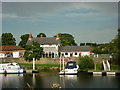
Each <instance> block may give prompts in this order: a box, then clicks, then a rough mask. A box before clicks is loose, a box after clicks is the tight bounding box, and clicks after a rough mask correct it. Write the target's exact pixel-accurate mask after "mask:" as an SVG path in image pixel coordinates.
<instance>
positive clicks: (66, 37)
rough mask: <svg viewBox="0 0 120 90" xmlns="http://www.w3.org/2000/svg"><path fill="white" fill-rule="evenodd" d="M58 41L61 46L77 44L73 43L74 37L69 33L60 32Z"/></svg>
mask: <svg viewBox="0 0 120 90" xmlns="http://www.w3.org/2000/svg"><path fill="white" fill-rule="evenodd" d="M55 37H56V36H55ZM60 41H61V45H62V46H77V44H76V43H75V40H74V37H73V36H72V35H71V34H67V33H64V34H62V33H60Z"/></svg>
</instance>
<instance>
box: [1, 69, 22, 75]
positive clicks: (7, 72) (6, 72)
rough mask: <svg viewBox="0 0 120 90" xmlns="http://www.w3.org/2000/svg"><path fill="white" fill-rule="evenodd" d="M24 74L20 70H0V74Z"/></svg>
mask: <svg viewBox="0 0 120 90" xmlns="http://www.w3.org/2000/svg"><path fill="white" fill-rule="evenodd" d="M23 72H24V70H23V69H20V70H13V69H12V70H0V74H22V73H23Z"/></svg>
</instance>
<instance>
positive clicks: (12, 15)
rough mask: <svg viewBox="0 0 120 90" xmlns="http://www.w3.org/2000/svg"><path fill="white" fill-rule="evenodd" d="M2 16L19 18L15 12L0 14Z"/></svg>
mask: <svg viewBox="0 0 120 90" xmlns="http://www.w3.org/2000/svg"><path fill="white" fill-rule="evenodd" d="M0 17H2V18H19V16H17V15H15V14H0Z"/></svg>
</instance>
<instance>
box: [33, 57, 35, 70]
mask: <svg viewBox="0 0 120 90" xmlns="http://www.w3.org/2000/svg"><path fill="white" fill-rule="evenodd" d="M33 70H35V58H33Z"/></svg>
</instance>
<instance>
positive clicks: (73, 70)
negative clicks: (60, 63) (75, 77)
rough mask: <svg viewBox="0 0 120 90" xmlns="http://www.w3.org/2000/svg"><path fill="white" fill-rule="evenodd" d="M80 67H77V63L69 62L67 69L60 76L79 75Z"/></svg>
mask: <svg viewBox="0 0 120 90" xmlns="http://www.w3.org/2000/svg"><path fill="white" fill-rule="evenodd" d="M78 68H79V66H78V65H76V62H75V61H69V62H67V64H66V68H65V69H64V70H61V71H60V72H59V74H60V75H63V74H65V75H68V74H77V73H78Z"/></svg>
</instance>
